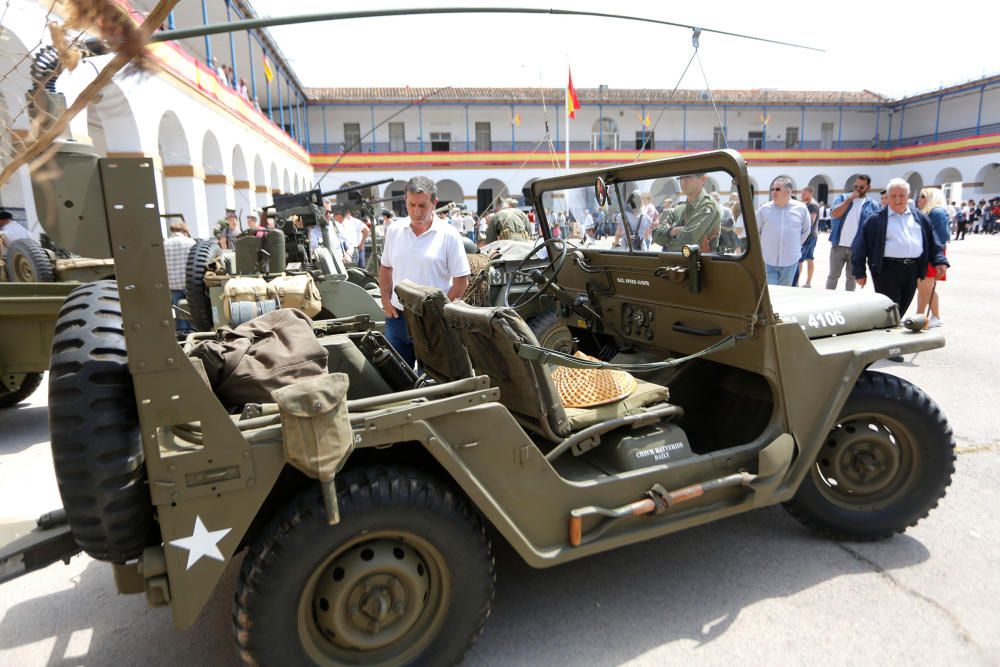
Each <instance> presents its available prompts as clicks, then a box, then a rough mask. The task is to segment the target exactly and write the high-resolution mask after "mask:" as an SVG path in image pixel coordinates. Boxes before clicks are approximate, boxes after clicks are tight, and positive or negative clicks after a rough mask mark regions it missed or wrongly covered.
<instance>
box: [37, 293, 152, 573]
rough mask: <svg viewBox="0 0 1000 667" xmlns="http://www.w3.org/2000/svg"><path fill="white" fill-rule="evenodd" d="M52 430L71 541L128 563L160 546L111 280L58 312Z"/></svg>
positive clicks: (71, 298) (98, 555) (74, 295)
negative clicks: (72, 539) (148, 549)
mask: <svg viewBox="0 0 1000 667" xmlns="http://www.w3.org/2000/svg"><path fill="white" fill-rule="evenodd" d="M49 428H50V430H51V442H52V459H53V463H54V465H55V473H56V481H57V482H58V484H59V495H60V496H62V501H63V507H65V508H66V516H67V518H68V519H69V525H70V528H71V529H72V531H73V537H74V538H76V542H77V544H79V545H80V546H81V547H82V548H83V549H84V551H86V552H87V553H88V554H89V555H90V556H91V557H93V558H96V559H98V560H106V561H111V562H115V563H123V562H125V561H127V560H130V559H133V558H136V557H138V556H139V555H140V554H141V553H142V550H143V548H144V547H146V546H148V545H150V544H155V543H158V542H159V541H160V536H159V530H158V528H157V525H156V522H155V521H154V519H153V504H152V502H151V500H150V497H149V489H148V487H147V483H146V468H145V465H144V459H143V452H142V439H141V437H140V435H139V417H138V413H137V412H136V405H135V394H134V393H133V387H132V376H131V375H129V371H128V357H127V354H126V351H125V330H124V328H123V326H122V315H121V303H120V302H119V299H118V288H117V285H116V284H115V282H114V281H113V280H102V281H100V282H96V283H87V284H84V285H81V286H80V287H77V288H76V289H74V290H73V291H72V292H70V293H69V296H67V297H66V302H65V303H64V304H63V306H62V309H61V310H60V311H59V319H58V320H57V321H56V329H55V336H54V338H53V341H52V366H51V369H50V370H49Z"/></svg>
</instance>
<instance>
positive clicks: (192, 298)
mask: <svg viewBox="0 0 1000 667" xmlns="http://www.w3.org/2000/svg"><path fill="white" fill-rule="evenodd" d="M220 254H222V250H221V249H220V248H219V242H218V241H216V240H215V239H201V240H200V241H197V242H196V243H195V244H194V245H193V246H191V250H189V251H188V257H187V270H186V273H185V285H184V296H186V297H187V302H188V311H189V312H190V313H191V324H192V325H194V327H195V328H196V329H197V330H198V331H213V330H214V329H215V322H214V321H212V299H211V298H210V297H209V295H208V288H207V287H205V271H206V270H208V265H209V263H210V262H211V261H212V260H213V259H215V258H216V257H218V256H219V255H220Z"/></svg>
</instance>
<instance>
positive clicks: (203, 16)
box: [173, 0, 215, 72]
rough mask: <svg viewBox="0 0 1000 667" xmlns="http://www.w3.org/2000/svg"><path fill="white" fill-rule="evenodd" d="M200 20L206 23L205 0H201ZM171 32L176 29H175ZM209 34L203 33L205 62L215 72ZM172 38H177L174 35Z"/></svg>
mask: <svg viewBox="0 0 1000 667" xmlns="http://www.w3.org/2000/svg"><path fill="white" fill-rule="evenodd" d="M201 22H202V25H206V26H207V25H208V5H207V4H206V2H205V0H201ZM173 32H178V31H176V30H175V31H173ZM209 34H210V33H207V32H206V33H205V62H207V63H208V66H209V67H211V68H212V71H213V72H215V65H213V64H212V40H211V39H209V37H208V36H209ZM174 39H177V38H176V37H175V38H174Z"/></svg>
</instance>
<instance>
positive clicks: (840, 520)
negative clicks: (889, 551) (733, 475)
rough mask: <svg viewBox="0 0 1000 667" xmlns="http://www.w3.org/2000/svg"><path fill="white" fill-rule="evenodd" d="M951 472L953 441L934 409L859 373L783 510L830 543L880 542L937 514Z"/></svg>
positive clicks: (919, 397) (905, 390) (880, 376)
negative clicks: (827, 433) (843, 541)
mask: <svg viewBox="0 0 1000 667" xmlns="http://www.w3.org/2000/svg"><path fill="white" fill-rule="evenodd" d="M954 472H955V440H954V438H953V436H952V432H951V427H950V426H949V425H948V420H947V419H945V417H944V415H943V414H942V412H941V409H940V408H939V407H938V406H937V404H936V403H935V402H934V401H933V400H931V398H930V397H929V396H927V394H925V393H924V392H923V391H921V390H920V389H919V388H917V387H916V386H914V385H912V384H910V383H909V382H907V381H906V380H903V379H901V378H898V377H895V376H893V375H886V374H884V373H874V372H870V371H866V372H865V373H863V374H862V375H861V377H860V378H858V381H857V383H856V384H855V385H854V389H853V390H852V391H851V395H850V396H849V397H848V399H847V402H846V403H845V404H844V407H843V409H842V410H841V413H840V417H839V418H838V419H837V424H836V425H835V426H834V427H833V430H831V431H830V434H829V435H828V436H827V438H826V442H824V443H823V447H822V449H821V450H820V452H819V454H818V455H817V457H816V461H815V462H814V463H813V465H812V467H811V469H810V471H809V474H808V475H807V476H806V478H805V479H804V480H803V481H802V485H801V486H800V487H799V490H798V491H797V492H796V494H795V496H794V497H793V498H792V500H790V501H789V502H788V503H786V505H785V507H786V508H787V509H788V511H789V512H790V513H791V514H792V516H794V517H795V518H796V519H798V520H799V521H801V522H802V523H803V524H805V525H807V526H810V527H812V528H815V529H817V530H818V531H819V532H821V533H823V534H825V535H828V536H830V537H833V538H834V539H842V540H861V541H867V540H876V539H881V538H885V537H890V536H891V535H892V534H893V533H902V532H903V531H905V530H906V529H907V528H908V527H909V526H914V525H916V524H917V522H918V521H920V520H921V519H923V518H924V517H925V516H927V514H928V513H929V512H930V511H931V510H932V509H934V508H935V507H937V504H938V501H939V500H940V499H941V498H943V497H944V495H945V491H946V489H947V488H948V485H949V484H951V476H952V474H953V473H954Z"/></svg>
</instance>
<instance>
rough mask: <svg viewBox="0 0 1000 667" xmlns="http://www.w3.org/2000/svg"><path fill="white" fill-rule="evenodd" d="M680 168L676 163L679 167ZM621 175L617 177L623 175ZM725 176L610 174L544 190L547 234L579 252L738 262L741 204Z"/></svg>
mask: <svg viewBox="0 0 1000 667" xmlns="http://www.w3.org/2000/svg"><path fill="white" fill-rule="evenodd" d="M678 167H680V165H678ZM623 176H624V177H623ZM738 190H739V189H738V187H737V181H736V180H735V179H734V177H733V176H732V174H730V173H729V172H727V171H721V170H714V171H707V172H696V173H687V172H683V173H681V172H678V173H667V174H664V175H662V176H657V177H655V178H628V177H627V176H625V175H622V176H618V175H617V174H616V172H615V171H611V170H609V171H608V172H607V173H606V174H605V175H603V176H602V177H598V178H593V179H591V182H589V183H586V184H582V185H578V186H575V187H563V188H554V189H548V190H543V191H542V193H541V203H542V210H541V211H539V213H540V218H541V219H542V220H543V224H544V225H545V227H546V228H547V232H546V236H548V237H554V238H562V239H567V238H581V237H582V244H583V246H584V247H591V246H594V247H599V248H601V249H603V250H605V251H610V252H623V253H647V252H652V253H659V252H680V251H681V250H682V248H683V247H684V246H686V245H697V246H699V248H700V250H701V252H702V254H709V253H712V254H717V255H729V256H742V255H743V254H744V253H745V251H746V245H747V244H746V238H747V236H746V230H745V226H744V221H743V210H744V206H752V205H753V204H752V203H744V202H742V201H741V200H740V195H739V191H738Z"/></svg>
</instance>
